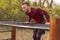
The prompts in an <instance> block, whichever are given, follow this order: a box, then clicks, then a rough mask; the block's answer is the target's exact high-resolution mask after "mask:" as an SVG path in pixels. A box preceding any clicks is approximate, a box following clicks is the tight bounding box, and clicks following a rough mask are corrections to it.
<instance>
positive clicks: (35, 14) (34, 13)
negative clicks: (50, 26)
mask: <svg viewBox="0 0 60 40" xmlns="http://www.w3.org/2000/svg"><path fill="white" fill-rule="evenodd" d="M22 9H23V11H24V12H25V14H26V15H28V17H29V20H28V21H27V22H26V23H29V22H30V21H31V19H34V21H35V23H36V24H45V23H46V21H45V18H44V16H43V15H45V17H46V19H47V21H48V22H49V19H50V17H49V14H48V12H46V11H44V10H43V9H41V8H31V7H30V4H29V3H28V2H23V3H22ZM44 33H45V31H44V30H41V29H40V30H38V29H34V33H33V39H34V40H41V35H42V34H44Z"/></svg>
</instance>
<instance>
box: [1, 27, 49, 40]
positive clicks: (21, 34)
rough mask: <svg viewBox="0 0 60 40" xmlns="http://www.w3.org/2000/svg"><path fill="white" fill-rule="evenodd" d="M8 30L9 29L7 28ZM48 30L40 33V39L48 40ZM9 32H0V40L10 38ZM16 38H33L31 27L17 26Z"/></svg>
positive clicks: (17, 39)
mask: <svg viewBox="0 0 60 40" xmlns="http://www.w3.org/2000/svg"><path fill="white" fill-rule="evenodd" d="M2 29H3V30H7V29H9V28H2V27H1V28H0V30H2ZM9 30H10V29H9ZM49 38H50V37H49V31H46V32H45V34H44V35H42V37H41V39H43V40H49ZM10 39H11V32H0V40H10ZM16 40H33V29H24V28H17V30H16Z"/></svg>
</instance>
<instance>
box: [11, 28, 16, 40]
mask: <svg viewBox="0 0 60 40" xmlns="http://www.w3.org/2000/svg"><path fill="white" fill-rule="evenodd" d="M11 28H12V33H11V40H16V28H15V27H11Z"/></svg>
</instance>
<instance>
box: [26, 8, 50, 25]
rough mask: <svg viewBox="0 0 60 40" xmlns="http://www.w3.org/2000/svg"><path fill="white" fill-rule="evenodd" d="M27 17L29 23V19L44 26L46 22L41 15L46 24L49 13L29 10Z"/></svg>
mask: <svg viewBox="0 0 60 40" xmlns="http://www.w3.org/2000/svg"><path fill="white" fill-rule="evenodd" d="M27 15H28V17H29V20H28V21H29V22H30V21H31V19H34V21H35V23H40V24H44V23H45V22H46V21H45V18H44V17H43V15H45V17H46V19H47V21H48V22H49V20H50V16H49V13H48V12H47V11H45V10H43V9H41V8H31V12H30V13H27Z"/></svg>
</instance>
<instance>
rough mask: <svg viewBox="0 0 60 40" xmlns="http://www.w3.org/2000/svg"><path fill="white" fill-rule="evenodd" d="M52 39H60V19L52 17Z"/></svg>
mask: <svg viewBox="0 0 60 40" xmlns="http://www.w3.org/2000/svg"><path fill="white" fill-rule="evenodd" d="M50 40H60V19H50Z"/></svg>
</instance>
